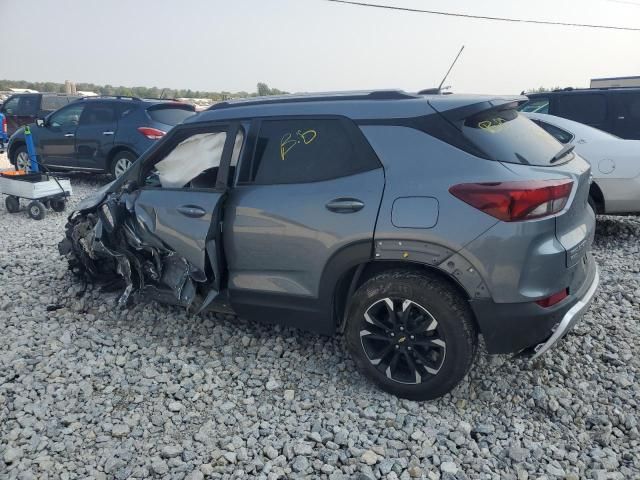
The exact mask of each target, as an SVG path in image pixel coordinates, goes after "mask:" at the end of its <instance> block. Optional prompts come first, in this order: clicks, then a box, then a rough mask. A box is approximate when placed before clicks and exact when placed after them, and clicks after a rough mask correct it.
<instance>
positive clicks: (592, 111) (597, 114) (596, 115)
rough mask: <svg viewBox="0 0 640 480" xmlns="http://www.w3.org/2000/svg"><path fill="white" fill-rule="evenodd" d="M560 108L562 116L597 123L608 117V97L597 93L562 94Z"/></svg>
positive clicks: (577, 120)
mask: <svg viewBox="0 0 640 480" xmlns="http://www.w3.org/2000/svg"><path fill="white" fill-rule="evenodd" d="M558 110H559V115H560V116H561V117H565V118H568V119H570V120H575V121H576V122H580V123H586V124H590V125H597V124H600V123H603V122H604V121H605V120H606V118H607V99H606V97H605V96H604V95H602V94H595V93H588V94H574V95H561V96H560V98H559V99H558Z"/></svg>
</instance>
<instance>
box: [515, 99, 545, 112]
mask: <svg viewBox="0 0 640 480" xmlns="http://www.w3.org/2000/svg"><path fill="white" fill-rule="evenodd" d="M519 110H520V111H521V112H530V113H549V99H548V98H547V97H536V98H532V99H531V100H529V101H528V102H527V103H525V104H524V105H522V106H521V107H520V108H519Z"/></svg>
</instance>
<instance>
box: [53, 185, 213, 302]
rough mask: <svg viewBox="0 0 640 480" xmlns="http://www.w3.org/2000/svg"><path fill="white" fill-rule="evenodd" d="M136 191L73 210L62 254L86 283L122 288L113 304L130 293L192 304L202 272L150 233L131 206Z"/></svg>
mask: <svg viewBox="0 0 640 480" xmlns="http://www.w3.org/2000/svg"><path fill="white" fill-rule="evenodd" d="M135 200H136V194H135V193H134V194H130V193H122V194H120V195H116V194H112V195H111V196H110V197H108V198H107V199H106V200H105V201H104V202H103V203H102V204H100V206H99V207H98V208H97V209H96V210H93V211H88V212H75V213H74V214H73V215H72V216H71V217H70V218H69V222H68V223H67V225H66V237H65V239H64V240H63V241H62V242H60V243H59V245H58V249H59V251H60V254H61V255H63V256H66V257H67V258H68V260H69V268H70V270H72V271H73V272H74V273H75V274H76V275H78V276H81V277H83V278H84V279H85V280H87V281H91V282H97V283H102V284H114V283H115V284H116V285H118V286H120V288H122V293H121V294H120V296H119V297H118V300H117V304H118V306H119V307H121V308H124V307H125V306H126V305H128V303H129V302H130V300H132V297H135V298H136V299H140V298H152V299H154V300H157V301H159V302H162V303H170V304H174V305H181V306H184V307H186V308H188V307H190V306H191V305H192V304H193V302H194V300H195V299H196V290H197V288H196V282H199V283H203V284H206V282H207V279H206V276H205V275H204V274H203V273H202V272H200V271H197V270H195V269H193V268H192V267H191V265H190V264H189V263H188V262H187V260H185V259H184V258H182V257H180V256H179V255H177V254H176V253H175V252H173V251H171V250H170V249H168V248H166V246H165V245H163V244H162V242H161V241H160V240H158V239H157V238H156V237H154V236H153V235H151V234H150V233H149V231H148V229H147V227H146V226H145V224H144V223H143V222H142V221H140V220H139V219H138V218H137V216H136V214H135V209H134V204H135Z"/></svg>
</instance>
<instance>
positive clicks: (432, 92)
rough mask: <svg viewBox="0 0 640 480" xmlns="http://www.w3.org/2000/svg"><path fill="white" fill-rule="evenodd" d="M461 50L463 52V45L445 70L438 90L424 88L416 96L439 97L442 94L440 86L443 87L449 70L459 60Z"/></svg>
mask: <svg viewBox="0 0 640 480" xmlns="http://www.w3.org/2000/svg"><path fill="white" fill-rule="evenodd" d="M463 50H464V45H462V48H460V51H459V52H458V55H456V58H454V59H453V63H452V64H451V66H450V67H449V70H447V73H445V74H444V77H443V79H442V81H441V82H440V85H438V88H425V89H424V90H420V91H419V92H418V95H440V94H441V93H442V85H444V82H445V80H446V79H447V77H448V76H449V74H450V73H451V69H452V68H453V66H454V65H455V64H456V62H457V61H458V58H460V54H461V53H462V51H463Z"/></svg>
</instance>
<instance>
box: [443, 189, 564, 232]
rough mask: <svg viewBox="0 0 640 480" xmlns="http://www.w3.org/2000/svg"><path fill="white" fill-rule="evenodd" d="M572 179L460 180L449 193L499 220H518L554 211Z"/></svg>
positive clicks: (542, 215)
mask: <svg viewBox="0 0 640 480" xmlns="http://www.w3.org/2000/svg"><path fill="white" fill-rule="evenodd" d="M572 186H573V180H568V179H565V180H530V181H523V182H520V181H518V182H496V183H461V184H459V185H454V186H453V187H451V188H450V189H449V192H450V193H451V194H452V195H454V196H455V197H457V198H459V199H460V200H462V201H463V202H465V203H468V204H469V205H471V206H472V207H475V208H477V209H478V210H482V211H483V212H484V213H486V214H489V215H491V216H493V217H496V218H497V219H499V220H502V221H503V222H518V221H522V220H530V219H533V218H542V217H546V216H549V215H553V214H554V213H558V212H559V211H560V210H562V209H563V208H564V206H565V205H566V204H567V200H568V199H569V196H570V195H571V188H572Z"/></svg>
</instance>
